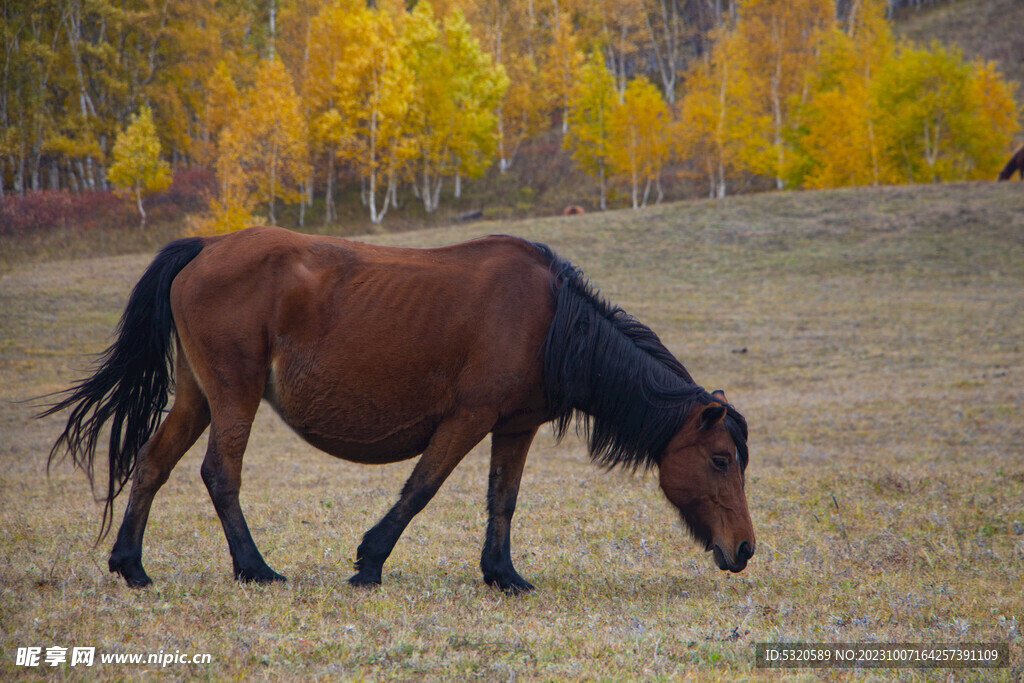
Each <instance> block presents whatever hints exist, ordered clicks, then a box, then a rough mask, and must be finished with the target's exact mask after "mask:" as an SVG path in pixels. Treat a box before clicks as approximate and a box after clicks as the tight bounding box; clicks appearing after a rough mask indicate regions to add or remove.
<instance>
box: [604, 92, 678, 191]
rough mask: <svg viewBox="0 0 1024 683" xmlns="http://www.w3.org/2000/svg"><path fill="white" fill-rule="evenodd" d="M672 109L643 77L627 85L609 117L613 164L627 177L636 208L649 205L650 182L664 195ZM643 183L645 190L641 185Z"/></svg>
mask: <svg viewBox="0 0 1024 683" xmlns="http://www.w3.org/2000/svg"><path fill="white" fill-rule="evenodd" d="M669 121H670V119H669V112H668V107H667V105H666V104H665V100H664V99H662V97H661V93H660V92H659V91H658V88H657V87H655V86H654V84H652V83H651V82H650V81H649V80H647V79H646V78H644V77H639V78H635V79H633V80H632V81H630V82H629V84H628V85H627V86H626V92H625V93H624V94H623V97H622V102H621V103H619V104H617V105H616V106H615V107H613V108H612V110H611V113H610V118H609V132H610V140H609V142H610V149H611V154H610V158H611V163H612V167H613V168H614V169H615V170H616V171H617V172H618V173H619V174H620V175H622V176H624V177H626V178H627V179H628V181H629V183H630V187H631V189H632V198H633V208H634V209H637V208H639V207H641V206H646V205H647V199H648V197H649V195H650V191H651V186H652V185H654V186H655V187H656V188H657V191H658V201H659V202H660V201H661V199H662V190H661V170H662V168H664V166H665V163H666V162H667V161H668V155H669V149H670V138H669V133H668V128H669ZM641 185H643V187H644V189H643V193H642V195H641V193H640V187H641Z"/></svg>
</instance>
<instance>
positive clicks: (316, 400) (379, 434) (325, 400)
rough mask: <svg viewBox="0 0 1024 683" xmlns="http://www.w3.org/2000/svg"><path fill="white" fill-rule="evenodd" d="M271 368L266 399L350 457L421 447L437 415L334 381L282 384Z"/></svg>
mask: <svg viewBox="0 0 1024 683" xmlns="http://www.w3.org/2000/svg"><path fill="white" fill-rule="evenodd" d="M277 379H278V378H276V377H275V376H274V373H273V372H272V373H271V376H270V377H269V378H268V382H267V388H266V392H265V394H264V399H265V400H266V401H267V402H268V403H270V405H272V406H273V407H274V409H275V410H276V411H277V413H278V415H280V416H281V418H282V419H283V420H284V421H285V423H286V424H287V425H288V426H289V427H291V428H292V429H294V430H295V432H296V433H297V434H298V435H299V436H301V437H302V438H303V439H305V440H306V441H307V442H309V443H310V444H312V445H313V446H316V447H317V448H319V449H320V450H322V451H324V452H325V453H329V454H330V455H333V456H335V457H338V458H342V459H344V460H350V461H352V462H360V463H369V464H385V463H391V462H398V461H400V460H407V459H409V458H412V457H415V456H417V455H419V454H420V453H422V452H423V451H424V450H425V449H426V447H427V444H429V443H430V438H431V437H432V436H433V435H434V431H435V430H436V429H437V425H438V424H439V422H440V418H439V417H437V416H436V415H435V414H434V413H435V411H431V410H429V409H427V408H426V406H423V405H419V406H410V405H408V404H405V405H399V404H393V405H392V404H389V403H388V402H386V401H385V402H383V403H382V402H381V400H380V398H381V397H377V396H373V395H362V394H352V393H349V392H348V391H346V390H345V389H343V388H341V387H338V386H337V385H335V386H324V385H322V384H314V385H313V386H315V387H316V390H312V391H308V392H306V391H296V390H294V388H293V387H286V386H282V385H281V384H280V383H279V382H278V381H277Z"/></svg>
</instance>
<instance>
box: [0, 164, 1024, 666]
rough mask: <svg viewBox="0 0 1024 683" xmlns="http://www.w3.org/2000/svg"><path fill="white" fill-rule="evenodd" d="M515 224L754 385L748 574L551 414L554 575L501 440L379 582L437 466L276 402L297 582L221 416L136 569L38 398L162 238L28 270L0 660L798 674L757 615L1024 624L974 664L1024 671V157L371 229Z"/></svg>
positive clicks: (743, 397)
mask: <svg viewBox="0 0 1024 683" xmlns="http://www.w3.org/2000/svg"><path fill="white" fill-rule="evenodd" d="M487 232H506V233H513V234H519V235H523V236H525V237H528V238H531V239H540V240H544V241H547V242H549V243H550V244H552V245H553V246H554V247H555V248H556V249H557V250H559V251H560V252H561V253H562V254H564V255H565V256H568V257H570V258H572V259H573V260H574V261H575V262H576V263H577V264H579V265H580V266H582V267H583V268H584V270H585V271H586V272H587V273H588V274H589V275H591V276H592V278H593V279H594V281H595V282H596V283H597V284H598V285H599V286H600V287H601V288H602V290H603V292H604V294H605V295H606V296H607V297H609V298H610V299H612V300H613V301H615V302H617V303H619V304H621V305H622V306H624V307H625V308H626V309H627V310H629V311H631V312H633V313H634V314H636V315H637V316H638V317H640V318H641V319H642V320H644V321H645V322H647V323H648V324H650V325H651V326H652V327H653V328H654V329H655V330H656V331H657V332H659V333H660V334H661V335H662V338H663V339H664V340H665V341H666V343H667V345H668V346H669V347H670V348H671V349H672V350H673V351H674V352H676V353H677V355H678V356H679V357H680V358H681V359H682V360H683V362H684V363H685V364H686V365H687V367H688V368H689V369H690V370H691V372H692V373H693V375H694V377H696V378H697V380H698V381H700V382H702V383H703V384H705V386H707V387H708V388H719V387H721V388H724V389H725V390H726V391H727V392H728V393H729V396H730V398H731V399H732V400H733V401H734V402H735V403H736V404H737V405H738V406H739V407H740V409H741V410H742V411H743V412H744V413H745V414H746V416H747V418H748V420H749V423H750V427H751V440H750V444H751V464H750V468H749V470H748V479H747V487H748V490H747V493H748V498H749V503H750V508H751V513H752V516H753V520H754V525H755V529H756V532H757V535H758V538H757V540H758V548H757V554H756V555H755V557H754V558H753V559H752V560H751V563H750V565H749V566H748V568H747V569H746V570H745V571H744V572H743V573H741V574H738V575H731V574H724V573H722V572H720V571H719V570H717V569H716V568H715V567H714V566H713V563H712V561H711V560H710V557H709V556H708V555H706V554H705V553H703V552H701V550H700V549H699V548H697V547H694V546H693V545H692V543H691V542H690V541H689V540H688V539H687V538H686V537H685V535H684V533H683V531H682V529H681V528H680V524H679V522H678V521H677V520H676V519H675V518H674V517H673V515H672V513H671V511H670V509H669V505H668V504H667V503H666V502H665V501H664V500H663V498H662V496H661V493H660V491H659V490H658V487H657V482H656V478H655V477H653V476H641V475H636V476H633V475H629V474H627V473H623V472H618V471H614V472H608V473H606V472H602V471H601V470H599V469H597V468H595V467H594V466H592V465H591V464H590V463H589V462H588V459H587V455H586V453H585V450H584V448H583V445H582V444H581V442H580V441H578V440H577V439H575V438H569V439H567V440H566V441H565V442H563V443H562V444H561V445H556V444H555V443H554V442H553V440H552V439H551V437H550V433H549V432H547V431H545V432H544V433H543V435H542V436H541V437H540V438H538V441H537V443H536V444H535V445H534V448H533V451H532V453H531V457H530V460H529V462H528V463H527V468H526V474H525V476H524V481H523V485H522V492H521V495H520V506H519V509H518V511H517V515H516V520H515V534H514V538H513V554H514V558H515V561H516V564H517V568H518V569H519V570H520V572H521V573H522V574H523V576H524V577H525V578H527V579H528V580H530V581H532V582H533V583H534V584H535V585H536V586H537V588H538V590H537V592H536V593H534V594H531V595H527V596H522V597H517V598H510V597H506V596H504V595H502V594H500V593H498V592H496V591H493V590H491V589H489V588H488V587H486V586H485V585H484V584H483V582H482V580H481V578H480V575H479V570H478V568H477V563H478V558H479V552H480V544H481V542H482V539H483V532H484V524H485V516H484V491H485V488H486V479H487V457H486V443H485V444H484V445H482V446H481V447H479V448H478V450H477V451H475V452H474V453H471V454H470V455H469V456H468V457H467V458H466V460H465V461H464V462H463V463H462V464H461V465H460V466H459V468H458V469H457V470H456V471H455V473H454V474H453V475H452V477H451V478H450V479H449V481H448V482H447V483H446V484H445V486H444V487H443V488H442V490H441V492H440V493H439V494H438V496H437V498H436V499H435V500H434V501H433V502H432V503H431V504H430V505H429V506H428V507H427V509H426V510H425V511H424V512H423V513H422V514H421V515H420V516H419V517H418V518H417V519H416V520H415V521H414V522H413V524H412V525H411V526H410V527H409V529H408V530H407V532H406V533H405V535H404V537H403V538H402V539H401V540H400V541H399V543H398V546H397V548H396V550H395V553H394V554H393V556H392V557H391V559H390V560H389V561H388V563H387V564H386V565H385V571H384V585H383V587H381V588H380V589H379V590H373V591H359V590H353V589H351V588H350V587H349V586H348V585H347V584H346V583H345V579H346V578H347V577H348V576H349V575H350V573H351V563H352V558H353V556H354V553H355V549H356V546H357V545H358V542H359V540H360V538H361V536H362V533H363V532H364V531H365V530H366V529H368V528H369V527H370V526H371V525H372V524H373V523H374V522H375V521H376V520H377V519H378V518H379V516H380V515H381V514H383V512H384V511H385V510H386V509H387V508H388V506H390V504H391V503H392V502H393V500H394V499H395V496H396V495H397V492H398V490H399V488H400V487H401V485H402V483H403V481H404V478H405V476H406V475H407V474H408V472H409V470H410V468H411V463H403V464H398V465H391V466H387V467H379V468H373V467H365V466H358V465H352V464H348V463H344V462H340V461H337V460H334V459H332V458H330V457H328V456H325V455H323V454H320V453H318V452H316V451H314V450H313V449H312V448H311V447H309V446H306V445H305V444H304V443H302V442H301V441H300V440H299V439H298V438H297V437H296V436H295V435H294V434H293V433H292V432H291V431H290V430H288V429H287V428H286V427H284V426H283V425H282V424H281V422H280V421H279V420H278V419H277V418H276V417H275V416H274V415H273V414H272V411H269V410H261V412H260V414H259V416H258V419H257V424H256V426H255V428H254V432H253V437H252V439H251V442H250V446H249V450H248V454H247V458H246V465H245V472H244V485H243V488H242V505H243V507H244V509H245V510H246V514H247V516H248V518H249V522H250V525H251V526H252V528H253V534H254V536H255V538H256V540H257V543H258V544H259V545H260V547H261V549H262V551H263V554H264V556H265V557H266V558H267V560H268V562H269V563H270V565H271V566H273V567H274V568H275V569H277V570H278V571H280V572H282V573H283V574H285V575H287V576H288V577H289V583H288V584H287V585H278V586H271V587H255V586H248V585H239V584H236V583H235V582H234V581H233V580H232V579H231V562H230V558H229V556H228V553H227V547H226V543H225V541H224V537H223V533H222V531H221V529H220V525H219V523H218V520H217V517H216V515H215V513H214V511H213V507H212V505H211V504H210V503H209V497H208V495H207V493H206V491H205V488H204V486H203V484H202V482H201V480H200V477H199V473H198V470H199V464H200V462H201V460H202V455H203V447H204V443H205V442H204V441H203V440H201V442H200V443H199V444H198V445H197V446H196V447H195V448H194V449H193V450H192V451H190V452H189V453H188V454H187V455H186V456H185V457H184V459H183V460H182V462H181V464H180V466H179V467H178V468H177V469H176V470H175V471H174V473H173V474H172V476H171V479H170V481H169V482H168V484H167V485H166V486H165V487H164V489H163V490H162V491H161V493H160V495H159V496H158V497H157V499H156V502H155V504H154V508H153V513H152V515H151V518H150V526H149V532H148V533H147V536H146V551H145V561H146V567H147V569H148V571H149V573H150V575H151V576H152V577H153V579H154V580H155V582H156V583H155V585H154V586H153V587H152V588H150V589H147V590H143V591H131V590H128V589H127V588H126V587H125V586H124V585H123V582H121V581H120V580H119V579H117V578H115V577H113V576H110V575H109V574H108V573H107V571H106V556H107V552H108V551H109V545H110V543H111V542H112V539H107V540H106V541H104V542H103V543H102V544H101V545H100V547H99V548H93V547H92V542H93V540H94V536H95V532H96V529H97V526H98V522H99V511H100V507H99V505H97V504H95V503H93V501H92V499H91V496H90V493H89V490H88V486H87V484H86V482H85V481H84V477H83V476H82V475H81V473H78V472H72V471H70V469H69V468H68V467H67V466H56V467H54V468H53V470H52V471H51V473H50V476H49V478H47V477H46V475H45V470H46V464H45V463H46V453H47V451H48V449H49V446H50V444H51V442H52V439H53V438H54V437H55V436H56V434H57V433H58V431H59V429H60V424H59V421H58V420H56V419H50V420H45V421H32V420H30V416H31V414H32V408H31V406H29V405H27V404H24V403H18V402H16V401H21V400H24V399H26V398H28V397H31V396H36V395H39V394H42V393H45V392H49V391H53V390H56V389H59V388H61V387H63V386H66V385H67V383H68V382H69V381H71V380H72V379H74V378H76V377H78V376H80V375H81V373H82V372H83V371H84V370H85V369H86V368H87V367H88V362H89V356H88V354H92V353H96V352H98V351H100V350H101V349H102V348H103V347H104V346H105V345H106V344H107V343H108V341H109V335H110V333H111V330H112V329H113V326H114V324H115V323H116V321H117V318H118V316H119V315H120V312H121V310H122V307H123V305H124V302H125V298H126V295H127V292H128V290H129V289H130V287H131V286H132V284H133V283H134V281H135V280H136V278H138V276H139V275H140V274H141V272H142V270H143V269H144V268H145V266H146V264H147V263H148V261H149V259H150V258H151V254H149V255H142V256H116V257H95V258H80V259H76V260H65V261H57V262H44V263H37V264H35V265H31V266H25V267H20V268H19V267H15V268H13V269H11V270H9V271H8V272H6V273H5V274H3V275H0V374H2V380H0V434H3V439H2V441H0V558H2V559H0V594H2V595H3V599H2V600H0V676H2V677H4V678H10V677H11V676H12V675H14V674H25V673H26V671H25V670H24V669H19V668H18V667H17V666H16V665H15V652H16V650H17V648H18V647H26V646H41V647H43V648H44V649H45V648H46V647H49V646H63V647H68V648H71V647H75V646H86V647H95V648H96V649H97V657H98V656H99V654H101V653H158V652H160V651H163V652H164V653H174V652H180V653H183V654H189V655H191V654H194V653H209V654H211V655H212V660H213V661H212V663H210V664H172V665H170V666H168V667H167V668H164V669H162V670H161V669H159V667H155V666H148V667H147V666H144V665H129V664H124V665H114V664H106V665H103V664H99V663H97V664H96V665H95V666H94V667H93V668H92V669H90V670H89V672H88V677H89V678H101V679H117V678H125V677H136V676H142V675H144V674H147V673H148V674H157V675H163V676H169V677H172V678H185V677H199V678H208V679H225V678H238V679H250V678H254V677H266V678H272V679H282V678H283V679H291V678H298V677H300V676H319V677H324V678H342V679H355V678H369V679H386V678H397V679H402V680H405V679H409V680H412V679H416V680H420V679H423V678H443V677H449V678H453V679H454V678H458V679H463V678H467V677H479V678H484V679H487V680H509V679H511V678H518V679H523V680H552V679H554V680H578V679H595V678H599V679H612V680H639V679H653V680H679V679H681V678H684V677H686V676H687V675H696V676H697V677H698V678H712V679H719V678H720V679H728V680H733V679H735V678H737V677H748V678H749V677H754V676H758V675H761V674H764V673H770V672H763V671H758V670H756V669H755V668H754V644H755V643H758V642H764V641H775V640H783V641H812V642H819V641H830V642H854V641H864V640H873V641H895V642H925V643H947V642H980V641H998V642H1008V643H1010V645H1011V657H1012V665H1011V668H1009V669H1002V670H998V671H991V672H978V671H973V672H964V671H961V672H953V673H957V674H958V675H959V674H967V675H969V676H971V677H975V676H980V675H982V674H983V673H985V674H986V678H991V679H994V680H1019V679H1020V678H1021V676H1024V642H1022V640H1021V629H1022V626H1021V622H1022V621H1024V613H1022V603H1021V599H1020V595H1021V591H1022V584H1021V576H1024V503H1022V501H1024V420H1022V418H1021V415H1020V406H1021V405H1022V404H1024V342H1022V340H1024V184H1022V183H1016V182H1014V183H999V184H996V183H977V184H959V185H942V186H922V187H893V188H881V189H860V190H847V191H835V192H818V193H812V192H806V193H775V194H766V195H757V196H747V197H741V198H732V199H729V200H726V201H719V202H685V203H677V204H672V205H664V206H661V207H657V208H652V209H647V210H643V211H639V212H633V211H622V212H609V213H607V214H603V215H586V216H582V217H572V218H557V219H555V218H552V219H543V220H528V221H522V222H515V223H496V224H477V225H472V226H467V227H460V228H445V229H437V230H427V231H418V232H408V233H404V234H400V235H379V236H375V237H373V238H372V239H373V240H374V241H378V242H386V243H390V244H404V245H410V246H429V245H436V244H445V243H451V242H455V241H458V240H462V239H466V238H469V237H472V236H476V235H479V234H482V233H487ZM123 504H124V501H123V500H119V501H118V506H117V508H118V510H122V509H123ZM118 521H119V519H118ZM29 673H31V674H33V677H38V676H40V675H41V674H43V673H44V672H43V670H42V669H36V670H33V671H30V672H29ZM817 673H824V672H817ZM865 673H872V672H863V671H862V672H849V673H842V672H832V673H831V674H829V676H830V678H831V679H835V680H846V679H850V678H861V677H863V676H862V675H861V674H865ZM873 673H874V674H880V675H881V676H882V677H883V678H895V677H897V676H898V677H900V678H906V679H910V680H932V679H936V678H940V677H943V678H944V677H945V675H946V674H948V673H951V672H949V671H941V670H927V669H926V670H914V669H904V670H900V671H896V670H891V669H888V670H884V671H877V672H873ZM45 675H51V676H53V677H62V676H64V675H68V676H69V677H71V678H75V679H78V678H84V677H85V674H83V673H82V669H81V668H75V667H67V666H65V668H64V669H63V670H59V671H51V670H50V669H47V670H46V671H45ZM802 676H803V677H804V678H817V675H813V676H812V673H811V672H810V671H804V672H803V674H802Z"/></svg>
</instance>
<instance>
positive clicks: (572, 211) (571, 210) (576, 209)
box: [562, 204, 586, 216]
mask: <svg viewBox="0 0 1024 683" xmlns="http://www.w3.org/2000/svg"><path fill="white" fill-rule="evenodd" d="M585 213H586V210H585V209H584V208H583V207H582V206H579V205H577V204H573V205H572V206H567V207H565V209H563V210H562V215H563V216H579V215H581V214H585Z"/></svg>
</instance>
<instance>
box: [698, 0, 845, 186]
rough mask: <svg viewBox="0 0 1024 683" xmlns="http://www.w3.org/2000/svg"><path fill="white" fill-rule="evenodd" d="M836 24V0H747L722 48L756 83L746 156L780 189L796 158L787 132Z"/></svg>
mask: <svg viewBox="0 0 1024 683" xmlns="http://www.w3.org/2000/svg"><path fill="white" fill-rule="evenodd" d="M834 25H835V3H834V2H833V0H744V1H743V2H741V3H740V5H739V9H738V19H737V22H736V27H735V30H734V31H733V32H732V33H731V35H730V36H729V39H728V40H727V41H725V42H724V44H723V45H721V46H719V47H717V48H716V50H718V49H724V50H729V51H732V52H734V53H735V55H736V60H737V62H738V66H739V68H740V69H742V70H743V71H745V72H746V78H747V79H748V80H749V82H750V86H751V87H750V90H749V91H748V93H749V95H750V99H749V100H748V102H747V103H746V106H747V107H749V110H750V113H751V116H749V117H748V118H747V122H748V123H751V124H756V125H753V126H751V127H750V129H749V130H748V131H747V134H746V135H745V143H744V146H743V149H742V152H741V153H742V157H743V161H744V163H745V165H746V166H747V167H748V168H749V169H750V170H751V171H753V172H755V173H759V174H762V175H766V176H769V177H774V178H775V181H776V185H777V186H778V187H779V188H780V189H781V188H782V187H783V185H784V179H785V177H786V176H787V175H788V173H789V164H790V163H791V158H790V149H789V146H788V144H787V141H786V138H785V135H786V131H787V129H789V128H790V127H792V126H793V125H794V124H795V122H794V121H793V118H792V112H793V110H794V109H797V108H799V106H800V104H801V103H802V102H803V100H804V98H805V97H806V93H807V92H808V88H807V86H808V83H809V81H810V79H811V78H812V77H813V75H814V73H815V67H816V58H817V54H818V46H819V44H820V41H821V39H822V37H823V35H824V34H825V32H826V31H827V30H828V29H830V28H831V27H832V26H834Z"/></svg>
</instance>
